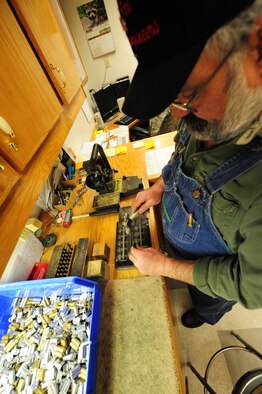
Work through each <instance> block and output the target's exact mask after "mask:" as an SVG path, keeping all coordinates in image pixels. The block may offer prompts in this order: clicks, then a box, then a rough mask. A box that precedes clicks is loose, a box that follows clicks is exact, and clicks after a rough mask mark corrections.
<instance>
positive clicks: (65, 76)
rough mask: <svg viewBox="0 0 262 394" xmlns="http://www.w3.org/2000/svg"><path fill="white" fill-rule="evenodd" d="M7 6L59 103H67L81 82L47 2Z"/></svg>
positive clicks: (21, 0) (18, 1) (30, 0)
mask: <svg viewBox="0 0 262 394" xmlns="http://www.w3.org/2000/svg"><path fill="white" fill-rule="evenodd" d="M11 3H12V5H13V6H14V9H15V12H16V13H17V15H18V17H19V19H20V20H21V22H22V24H23V26H24V28H25V30H26V32H27V34H28V36H29V38H30V40H31V42H32V44H33V46H34V47H35V49H36V51H37V53H38V55H39V57H40V59H41V61H42V63H43V65H44V67H45V69H46V71H47V73H48V75H49V77H50V79H51V81H52V82H53V84H54V86H55V88H56V90H57V92H58V94H59V96H60V97H61V99H62V101H63V103H64V104H68V103H70V102H71V101H72V98H73V97H74V96H75V94H76V92H77V91H78V89H79V87H80V85H81V81H80V78H79V75H78V72H77V70H76V68H75V65H74V61H73V58H72V56H71V53H70V51H69V49H68V46H67V43H66V41H65V38H64V36H63V34H62V32H61V30H60V27H59V24H58V22H57V20H56V18H55V16H54V14H53V10H52V8H51V6H50V4H49V1H48V0H41V1H39V0H27V1H24V0H11Z"/></svg>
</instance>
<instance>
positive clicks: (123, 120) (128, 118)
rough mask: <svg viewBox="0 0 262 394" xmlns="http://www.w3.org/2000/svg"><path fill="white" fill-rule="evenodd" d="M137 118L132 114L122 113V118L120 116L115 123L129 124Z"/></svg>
mask: <svg viewBox="0 0 262 394" xmlns="http://www.w3.org/2000/svg"><path fill="white" fill-rule="evenodd" d="M134 120H136V119H135V118H132V117H131V116H128V115H122V116H120V118H118V119H117V120H116V121H115V122H114V124H121V125H125V126H126V125H129V124H130V123H132V122H134Z"/></svg>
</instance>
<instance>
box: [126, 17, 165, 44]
mask: <svg viewBox="0 0 262 394" xmlns="http://www.w3.org/2000/svg"><path fill="white" fill-rule="evenodd" d="M159 33H160V27H159V25H158V23H157V22H156V21H154V22H153V23H152V24H149V25H147V26H145V27H144V28H143V29H141V30H140V31H139V32H137V33H135V34H133V35H132V36H129V40H130V44H131V45H132V47H135V46H138V45H140V44H143V43H145V42H146V41H149V40H151V38H152V37H154V36H156V35H158V34H159Z"/></svg>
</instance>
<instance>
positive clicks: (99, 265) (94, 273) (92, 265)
mask: <svg viewBox="0 0 262 394" xmlns="http://www.w3.org/2000/svg"><path fill="white" fill-rule="evenodd" d="M86 276H87V278H94V277H95V278H104V279H108V277H109V268H108V265H107V262H106V261H104V260H91V261H89V262H88V265H87V275H86Z"/></svg>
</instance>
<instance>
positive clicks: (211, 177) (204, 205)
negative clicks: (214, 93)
mask: <svg viewBox="0 0 262 394" xmlns="http://www.w3.org/2000/svg"><path fill="white" fill-rule="evenodd" d="M188 139H189V133H188V132H187V131H186V132H184V133H183V134H182V136H181V139H180V143H182V144H184V145H186V143H187V140H188ZM259 140H260V141H261V138H260V137H255V138H254V139H253V140H252V141H251V142H250V143H249V144H247V145H245V146H244V147H243V149H242V150H241V151H239V152H238V153H237V154H235V155H234V156H233V157H232V158H230V159H229V160H227V161H226V162H224V163H223V164H222V165H221V166H219V167H217V168H216V169H215V170H214V171H212V172H211V173H210V174H208V175H207V176H206V177H205V186H204V185H202V184H201V183H200V182H198V181H197V180H195V179H193V178H190V177H188V176H187V175H185V174H184V172H183V170H182V160H183V157H182V154H180V153H177V154H176V153H175V154H174V156H172V158H171V160H170V162H169V163H168V164H167V165H166V166H165V167H164V168H163V170H162V177H163V179H164V185H165V188H164V193H163V197H162V220H163V231H164V235H165V238H166V239H167V240H168V241H169V242H170V244H171V246H172V247H174V249H175V250H177V251H178V252H179V254H180V255H182V256H184V257H185V258H189V259H190V258H191V259H193V258H196V257H201V256H227V255H232V253H231V251H230V249H229V248H228V246H227V244H226V243H225V241H224V240H223V238H222V236H221V235H220V233H219V231H218V230H217V228H216V226H215V224H214V223H213V221H212V216H211V204H212V195H213V194H214V193H216V192H217V191H219V190H220V189H221V188H222V187H223V186H224V185H225V184H227V183H229V182H231V181H233V180H234V179H236V178H237V177H238V176H240V175H242V174H243V173H245V172H246V171H248V170H249V169H251V168H252V167H254V166H255V165H256V164H258V163H259V162H261V161H262V151H261V149H259V150H256V146H257V143H258V142H259ZM260 146H261V145H260ZM189 291H190V293H191V297H192V301H193V304H194V307H195V309H196V311H197V312H198V314H199V315H200V316H201V317H202V318H203V320H205V321H207V322H209V323H210V324H215V323H216V322H217V321H218V320H219V319H220V318H221V317H222V316H223V315H224V313H226V312H228V311H229V310H231V309H232V306H233V305H234V304H235V303H236V301H227V300H225V299H224V298H221V297H217V298H213V297H210V296H208V295H206V294H204V293H202V292H200V291H199V290H197V289H196V288H195V287H194V286H189Z"/></svg>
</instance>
